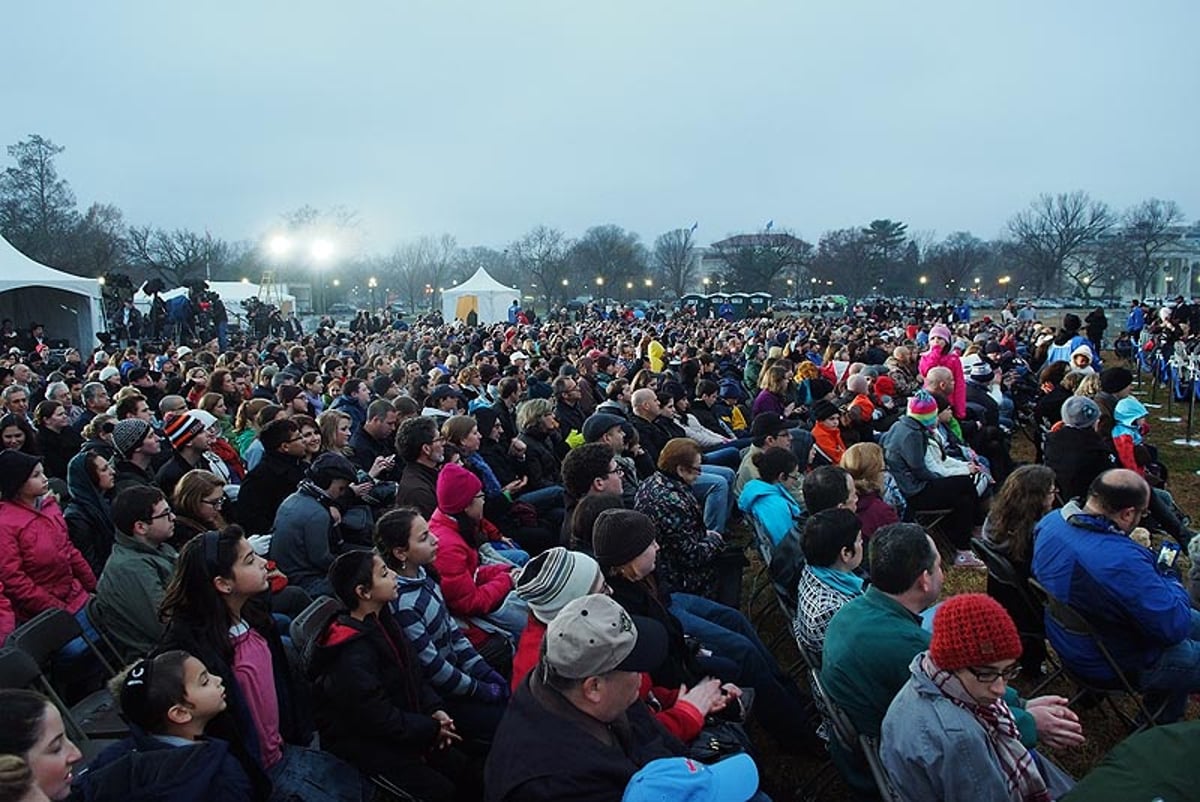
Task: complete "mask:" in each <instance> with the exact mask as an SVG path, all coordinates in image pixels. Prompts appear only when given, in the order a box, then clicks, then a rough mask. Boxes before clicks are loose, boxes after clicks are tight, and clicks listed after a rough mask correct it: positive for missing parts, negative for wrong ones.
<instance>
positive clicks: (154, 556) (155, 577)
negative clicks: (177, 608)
mask: <svg viewBox="0 0 1200 802" xmlns="http://www.w3.org/2000/svg"><path fill="white" fill-rule="evenodd" d="M112 518H113V524H114V525H115V526H116V528H117V533H116V543H115V544H114V545H113V550H112V554H111V555H110V556H109V558H108V562H107V563H105V565H104V570H103V572H101V574H100V579H99V580H98V581H97V583H96V601H95V612H96V617H97V618H98V619H99V622H98V623H99V625H100V627H101V628H102V629H103V630H104V631H105V632H106V633H107V634H108V636H109V637H110V638H111V639H112V641H113V644H114V645H115V646H116V647H117V650H118V651H119V652H120V653H121V659H122V660H123V661H125V662H128V661H132V660H134V659H136V658H138V657H141V656H143V655H145V654H147V653H148V652H149V651H150V650H151V649H153V648H154V645H155V644H156V643H158V640H159V637H160V636H161V635H162V630H163V624H162V622H161V621H160V620H159V618H158V608H159V604H160V603H161V602H162V598H163V594H164V593H165V591H166V587H167V581H168V580H169V579H170V578H171V574H172V573H173V572H174V570H175V561H176V560H177V559H178V558H179V555H178V554H177V553H176V552H175V549H173V548H171V546H170V544H168V543H167V541H168V540H170V539H171V535H172V534H173V533H174V532H175V513H173V512H172V511H171V508H170V507H169V506H168V505H167V499H166V497H165V496H163V494H162V491H161V490H159V489H158V488H156V487H149V486H146V485H141V486H135V487H131V488H129V489H127V490H122V491H121V492H120V493H118V494H117V497H116V498H115V499H113V503H112Z"/></svg>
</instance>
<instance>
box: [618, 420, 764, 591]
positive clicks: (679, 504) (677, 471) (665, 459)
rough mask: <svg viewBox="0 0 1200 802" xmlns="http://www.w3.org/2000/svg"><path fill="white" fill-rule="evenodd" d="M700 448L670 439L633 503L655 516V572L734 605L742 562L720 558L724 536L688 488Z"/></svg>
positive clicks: (684, 440)
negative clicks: (657, 550) (658, 553)
mask: <svg viewBox="0 0 1200 802" xmlns="http://www.w3.org/2000/svg"><path fill="white" fill-rule="evenodd" d="M700 466H701V462H700V447H699V446H698V445H696V443H695V441H693V440H689V439H687V438H684V437H677V438H674V439H672V440H668V441H667V444H666V445H665V446H663V448H662V451H661V452H660V453H659V455H658V470H657V471H655V472H654V474H653V475H652V476H651V477H650V478H649V479H647V480H646V481H644V482H642V484H641V486H640V487H639V488H638V491H637V495H636V496H635V498H634V507H635V508H636V509H637V510H638V512H642V513H645V514H646V515H648V516H649V517H650V519H651V520H652V521H654V526H655V528H656V529H657V530H658V541H659V544H660V545H661V546H662V554H661V556H660V557H659V575H660V576H661V577H662V578H663V580H664V581H665V582H667V583H668V584H670V585H671V587H673V588H676V589H678V590H682V591H687V592H689V593H694V594H696V595H698V596H708V597H710V598H712V599H713V600H714V601H718V602H721V603H722V604H725V605H727V606H730V607H737V605H738V604H739V602H740V601H741V584H742V565H741V563H740V561H735V560H725V561H722V560H721V555H722V553H723V552H724V550H725V538H724V537H722V536H721V534H720V533H719V532H713V531H711V530H709V529H707V528H706V527H705V525H704V514H703V513H702V512H701V509H700V503H699V502H698V501H696V497H695V496H694V495H693V494H692V491H691V487H692V484H693V483H694V482H695V481H696V477H698V476H699V475H700Z"/></svg>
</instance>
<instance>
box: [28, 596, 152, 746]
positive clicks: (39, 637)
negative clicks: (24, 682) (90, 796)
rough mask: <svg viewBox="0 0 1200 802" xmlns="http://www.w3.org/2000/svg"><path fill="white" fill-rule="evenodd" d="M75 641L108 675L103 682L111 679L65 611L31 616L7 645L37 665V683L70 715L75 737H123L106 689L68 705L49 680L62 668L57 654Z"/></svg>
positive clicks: (124, 731)
mask: <svg viewBox="0 0 1200 802" xmlns="http://www.w3.org/2000/svg"><path fill="white" fill-rule="evenodd" d="M76 638H83V640H84V642H85V643H86V644H87V646H88V649H89V650H90V651H91V653H92V655H93V656H94V657H95V658H96V660H97V661H99V663H100V665H101V667H103V669H104V670H105V671H106V672H107V675H106V679H111V678H112V677H113V675H114V674H115V673H116V671H115V669H114V668H113V665H112V663H110V662H109V661H108V659H107V658H105V656H104V655H103V654H102V653H101V652H100V650H99V649H98V648H97V647H96V644H95V643H93V642H92V641H91V640H90V639H88V638H87V637H86V636H84V634H83V628H82V627H80V626H79V622H78V621H76V620H75V616H73V615H71V614H70V613H68V612H67V611H66V610H59V609H50V610H45V611H43V612H41V613H39V614H38V615H36V616H34V617H33V618H31V619H30V620H28V621H26V622H25V623H24V624H22V625H21V626H19V627H17V628H16V630H14V631H13V633H12V635H10V636H9V639H8V645H9V646H10V647H12V648H13V649H15V650H18V651H20V652H23V653H24V654H26V655H28V657H29V658H30V659H31V660H32V661H33V663H34V665H35V666H37V669H38V674H39V676H40V677H41V681H40V683H39V684H40V685H41V686H42V689H43V690H44V691H45V692H46V695H47V696H50V698H51V699H53V700H54V702H55V705H56V706H58V707H59V709H60V710H63V711H65V713H64V718H65V717H68V716H69V717H70V718H71V719H72V721H73V722H74V723H75V725H76V727H77V730H78V731H77V735H79V736H81V737H83V738H85V739H97V738H123V737H125V736H126V735H128V734H129V725H127V724H126V723H125V721H124V720H123V719H122V718H121V714H120V711H119V710H118V709H117V703H116V700H115V699H113V696H112V694H111V693H109V691H108V689H107V688H101V689H100V690H97V691H93V692H91V693H89V694H88V695H87V696H85V697H84V698H83V699H81V700H80V701H78V702H76V703H75V704H73V705H69V706H68V705H67V703H66V702H65V700H64V699H63V697H62V694H61V693H60V692H59V690H58V689H57V688H56V687H55V683H54V682H53V681H52V679H51V678H52V677H53V676H54V673H53V672H54V669H55V666H56V663H57V664H58V665H59V666H61V660H60V659H57V658H58V653H59V651H60V650H61V649H62V648H63V647H64V646H66V645H67V644H68V643H70V642H71V641H73V640H75V639H76ZM47 671H50V674H47Z"/></svg>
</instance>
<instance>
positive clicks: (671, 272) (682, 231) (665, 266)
mask: <svg viewBox="0 0 1200 802" xmlns="http://www.w3.org/2000/svg"><path fill="white" fill-rule="evenodd" d="M695 232H696V226H695V225H692V227H691V228H676V229H674V230H672V231H667V232H665V233H663V234H659V235H658V238H657V239H655V240H654V266H655V267H656V268H657V269H658V273H659V277H660V281H662V283H663V284H664V285H665V286H666V287H667V289H669V290H671V291H672V292H674V293H675V295H676V297H682V296H683V295H684V293H686V292H687V291H688V290H689V289H690V288H691V286H692V284H693V283H694V282H695V280H696V272H697V270H698V268H699V264H698V262H699V260H697V259H696V245H695V242H694V241H693V240H692V235H693V234H694V233H695Z"/></svg>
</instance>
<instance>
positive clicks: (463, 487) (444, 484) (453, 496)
mask: <svg viewBox="0 0 1200 802" xmlns="http://www.w3.org/2000/svg"><path fill="white" fill-rule="evenodd" d="M482 489H483V482H481V481H479V477H478V476H476V475H475V474H473V473H471V472H470V471H468V470H467V469H466V468H464V467H463V466H461V465H459V464H457V463H454V462H448V463H446V464H445V465H443V466H442V469H441V470H440V471H438V479H437V504H438V509H440V510H441V511H442V512H444V513H446V514H447V515H457V514H458V513H460V512H462V511H463V510H465V509H466V508H467V507H469V506H471V500H472V499H474V498H475V494H476V493H478V492H479V491H480V490H482Z"/></svg>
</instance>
